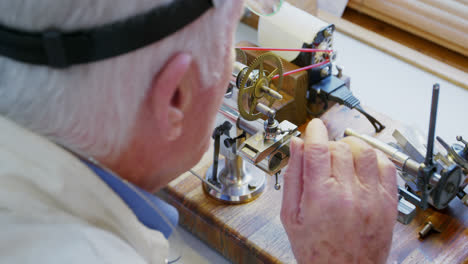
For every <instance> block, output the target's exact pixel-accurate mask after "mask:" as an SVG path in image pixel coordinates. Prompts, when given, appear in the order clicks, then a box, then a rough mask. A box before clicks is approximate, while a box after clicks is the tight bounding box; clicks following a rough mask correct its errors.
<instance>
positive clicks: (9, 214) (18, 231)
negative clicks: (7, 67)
mask: <svg viewBox="0 0 468 264" xmlns="http://www.w3.org/2000/svg"><path fill="white" fill-rule="evenodd" d="M168 253H169V245H168V242H167V240H166V239H165V238H164V236H163V235H162V233H160V232H159V231H156V230H153V229H150V228H147V227H146V226H145V225H143V224H142V223H141V222H140V221H139V220H138V219H137V217H136V216H135V214H133V212H132V211H131V210H130V208H129V207H128V206H127V204H126V203H125V202H124V201H123V200H122V199H121V198H120V197H119V196H118V195H117V194H116V193H115V192H113V191H112V189H111V188H110V187H108V186H107V185H106V183H104V182H103V181H102V180H101V179H100V178H99V177H98V176H96V174H95V173H94V172H93V171H91V170H90V169H89V168H88V167H87V166H86V165H85V164H83V163H82V162H81V161H80V160H79V159H77V158H76V157H75V156H73V155H72V154H70V153H68V152H67V151H65V150H63V149H62V148H60V147H58V146H56V145H55V144H53V143H51V142H49V141H48V140H47V139H45V138H43V137H41V136H38V135H36V134H34V133H32V132H29V131H28V130H26V129H24V128H21V127H19V126H18V125H16V124H15V123H13V122H11V121H9V120H7V119H5V118H3V117H1V116H0V263H1V264H3V263H15V264H16V263H18V264H20V263H60V264H63V263H80V264H83V263H132V264H137V263H164V262H165V259H166V257H167V256H168Z"/></svg>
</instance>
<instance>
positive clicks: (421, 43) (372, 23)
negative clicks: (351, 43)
mask: <svg viewBox="0 0 468 264" xmlns="http://www.w3.org/2000/svg"><path fill="white" fill-rule="evenodd" d="M342 18H343V19H344V20H347V21H349V22H352V23H353V24H356V25H359V26H361V27H363V28H365V29H367V30H370V31H372V32H374V33H377V34H379V35H381V36H384V37H386V38H388V39H391V40H393V41H396V42H398V43H400V44H402V45H404V46H407V47H408V48H411V49H413V50H417V51H419V52H421V53H422V54H424V55H426V56H429V57H432V58H434V59H436V60H438V61H441V62H443V63H445V64H448V65H450V66H453V67H455V68H457V69H459V70H461V71H464V72H468V58H467V57H466V56H461V55H460V53H457V52H455V51H452V50H449V49H447V48H445V47H442V46H440V45H438V44H436V43H434V42H431V41H429V40H427V39H424V38H422V37H418V36H416V35H413V34H411V33H408V32H406V31H404V30H402V29H400V28H398V27H395V26H393V25H390V24H388V23H385V22H383V21H381V20H378V19H376V18H373V17H371V16H369V15H366V14H364V13H361V12H358V11H356V10H353V9H351V8H347V9H346V10H345V12H344V13H343V17H342Z"/></svg>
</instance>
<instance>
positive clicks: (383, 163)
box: [375, 149, 397, 194]
mask: <svg viewBox="0 0 468 264" xmlns="http://www.w3.org/2000/svg"><path fill="white" fill-rule="evenodd" d="M375 151H376V153H377V160H378V164H379V170H380V183H381V184H382V186H383V187H384V188H385V189H386V190H387V191H388V192H389V193H391V194H396V192H397V180H396V179H397V174H396V168H395V165H394V164H393V163H392V162H391V161H390V160H389V159H388V158H387V156H386V155H385V154H384V153H383V152H382V151H380V150H378V149H376V150H375Z"/></svg>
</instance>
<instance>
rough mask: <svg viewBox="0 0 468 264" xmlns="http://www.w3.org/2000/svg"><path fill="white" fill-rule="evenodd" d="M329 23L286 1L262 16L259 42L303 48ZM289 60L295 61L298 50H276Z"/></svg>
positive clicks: (259, 27)
mask: <svg viewBox="0 0 468 264" xmlns="http://www.w3.org/2000/svg"><path fill="white" fill-rule="evenodd" d="M328 25H329V24H328V23H325V22H324V21H322V20H320V19H318V18H316V17H314V16H312V15H311V14H309V13H307V12H305V11H303V10H301V9H299V8H296V7H294V6H293V5H291V4H289V3H287V2H284V3H283V6H282V7H281V9H280V11H279V12H278V13H276V14H275V15H272V16H262V17H260V20H259V22H258V44H259V45H260V46H261V47H268V48H273V47H274V48H302V46H303V45H304V43H307V44H311V43H312V42H313V41H314V39H315V37H316V36H317V33H319V32H320V31H321V30H322V29H324V28H325V27H327V26H328ZM274 52H275V53H276V54H277V55H279V56H281V57H282V58H283V59H285V60H287V61H293V60H294V59H295V58H297V56H298V55H299V52H298V51H287V52H285V51H274Z"/></svg>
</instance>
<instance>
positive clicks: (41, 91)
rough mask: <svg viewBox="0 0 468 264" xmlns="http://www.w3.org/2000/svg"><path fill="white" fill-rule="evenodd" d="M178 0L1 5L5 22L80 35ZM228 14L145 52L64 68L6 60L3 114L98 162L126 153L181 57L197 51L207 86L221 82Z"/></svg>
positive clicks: (30, 0) (0, 60)
mask: <svg viewBox="0 0 468 264" xmlns="http://www.w3.org/2000/svg"><path fill="white" fill-rule="evenodd" d="M171 1H172V0H131V1H129V0H15V1H11V0H0V24H2V25H6V26H11V27H14V28H19V29H25V30H43V29H45V28H50V27H56V28H60V29H62V30H73V29H78V28H86V27H92V26H95V25H102V24H106V23H110V22H113V21H117V20H120V19H124V18H126V17H129V16H131V15H135V14H139V13H143V12H145V11H147V10H149V9H151V8H154V7H156V6H157V5H160V4H165V3H167V2H171ZM230 2H231V1H224V5H231V3H230ZM228 9H229V7H226V6H225V7H224V8H223V10H224V11H222V12H221V11H217V12H216V13H214V12H213V11H210V15H207V14H205V15H203V17H202V18H200V19H199V20H198V21H197V22H195V23H193V24H191V25H189V26H187V27H185V28H184V29H182V30H181V31H179V32H177V33H175V34H173V35H171V36H169V37H167V38H166V39H164V40H162V41H159V42H157V43H154V44H152V45H149V46H147V47H145V48H142V49H139V50H136V51H133V52H130V53H128V54H124V55H121V56H118V57H115V58H111V59H107V60H103V61H99V62H95V63H90V64H84V65H77V66H73V67H70V68H67V69H64V70H56V69H52V68H47V67H43V66H34V65H28V64H24V63H20V62H16V61H13V60H11V59H8V58H5V57H0V114H1V115H4V116H6V117H7V118H9V119H11V120H13V121H15V122H17V123H19V124H20V125H22V126H24V127H26V128H28V129H30V130H32V131H34V132H36V133H39V134H42V135H44V136H46V137H48V138H49V139H51V140H52V141H55V142H57V143H59V144H62V145H65V146H68V147H71V148H72V149H73V150H75V151H78V152H82V153H86V154H88V155H92V156H95V157H104V156H107V155H110V154H111V153H118V152H119V151H120V149H122V148H123V147H125V146H124V145H125V144H126V142H127V139H128V137H129V133H131V128H132V124H133V122H134V120H135V117H136V114H137V112H138V110H139V108H140V105H141V102H142V101H143V98H144V96H145V93H146V92H147V91H148V89H149V87H150V84H151V82H152V77H153V76H154V74H155V73H157V72H159V71H160V70H161V68H162V67H163V66H164V64H165V63H166V61H167V60H168V59H169V57H170V56H172V55H173V54H174V53H175V52H178V51H184V52H191V53H192V55H193V56H194V57H195V61H197V63H198V68H199V70H200V74H201V75H202V83H203V84H205V86H206V84H207V82H208V79H210V81H213V82H214V83H215V82H217V79H219V78H220V74H221V73H220V72H219V70H217V68H220V67H213V66H216V62H215V61H212V60H217V59H218V58H221V54H223V53H222V52H229V51H227V50H225V51H223V50H222V49H225V48H226V47H224V46H220V45H217V44H214V43H215V42H216V40H215V39H214V38H219V39H228V41H232V36H227V35H226V34H225V33H224V31H225V30H223V29H222V27H223V24H224V26H225V25H226V24H225V23H227V21H228V19H226V18H223V16H226V15H227V13H226V12H228V11H227V10H228ZM212 19H216V21H211V20H212ZM202 20H207V21H202ZM161 26H164V25H161ZM220 53H221V54H220ZM216 54H218V56H216Z"/></svg>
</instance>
